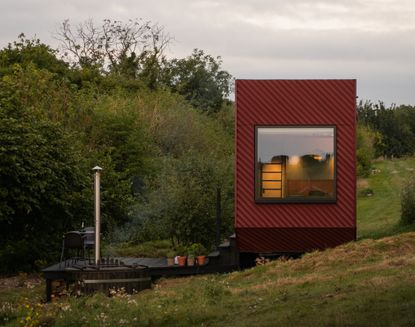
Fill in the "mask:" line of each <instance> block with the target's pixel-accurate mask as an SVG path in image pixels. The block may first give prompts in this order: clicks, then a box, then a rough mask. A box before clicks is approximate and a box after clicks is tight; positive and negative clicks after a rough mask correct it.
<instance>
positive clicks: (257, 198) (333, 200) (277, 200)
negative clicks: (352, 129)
mask: <svg viewBox="0 0 415 327" xmlns="http://www.w3.org/2000/svg"><path fill="white" fill-rule="evenodd" d="M259 128H333V142H334V143H333V156H334V174H333V178H334V192H333V197H330V198H312V197H310V198H300V197H299V198H263V197H261V196H260V194H259V193H260V190H259V189H258V185H259V184H260V176H259V168H258V167H257V165H258V151H257V150H258V129H259ZM254 139H255V145H254V176H255V177H254V200H255V203H258V204H261V203H263V204H284V203H314V204H326V203H328V204H330V203H331V204H333V203H337V127H336V125H255V126H254Z"/></svg>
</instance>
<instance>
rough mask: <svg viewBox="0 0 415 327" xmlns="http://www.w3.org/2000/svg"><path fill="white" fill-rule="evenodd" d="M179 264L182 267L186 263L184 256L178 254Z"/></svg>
mask: <svg viewBox="0 0 415 327" xmlns="http://www.w3.org/2000/svg"><path fill="white" fill-rule="evenodd" d="M178 259H179V266H180V267H184V266H185V265H186V257H185V256H181V255H179V258H178Z"/></svg>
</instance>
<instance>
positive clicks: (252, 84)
mask: <svg viewBox="0 0 415 327" xmlns="http://www.w3.org/2000/svg"><path fill="white" fill-rule="evenodd" d="M236 106H237V110H236V173H235V188H236V200H235V229H236V235H237V242H238V247H239V249H240V251H247V252H280V251H281V252H287V251H294V252H298V251H307V250H312V249H316V248H318V249H321V248H325V247H331V246H335V245H338V244H341V243H344V242H347V241H350V240H354V239H355V235H356V191H355V190H356V177H355V176H356V175H355V169H356V167H355V166H356V164H355V129H356V109H355V107H356V81H355V80H237V81H236ZM259 125H276V126H289V125H293V126H295V125H301V126H309V125H310V126H312V125H318V126H321V125H327V126H336V145H335V146H336V202H335V203H320V204H317V203H273V204H269V203H266V204H265V203H256V202H255V190H254V179H255V172H254V168H255V126H259Z"/></svg>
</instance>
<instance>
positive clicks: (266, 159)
mask: <svg viewBox="0 0 415 327" xmlns="http://www.w3.org/2000/svg"><path fill="white" fill-rule="evenodd" d="M334 142H335V129H334V127H257V128H256V174H255V175H256V178H255V179H256V181H255V183H256V199H257V200H260V201H261V200H264V202H272V201H274V200H275V201H276V202H285V201H287V202H296V201H297V200H298V202H304V201H306V202H307V201H311V202H314V201H316V202H320V201H321V202H324V201H333V200H335V151H334Z"/></svg>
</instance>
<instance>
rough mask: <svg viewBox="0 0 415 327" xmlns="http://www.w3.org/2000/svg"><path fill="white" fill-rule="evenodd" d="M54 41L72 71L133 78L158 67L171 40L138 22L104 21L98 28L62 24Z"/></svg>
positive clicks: (157, 28) (153, 26)
mask: <svg viewBox="0 0 415 327" xmlns="http://www.w3.org/2000/svg"><path fill="white" fill-rule="evenodd" d="M56 39H57V40H59V41H60V42H61V48H62V50H63V52H64V58H66V59H67V60H69V61H70V62H71V63H72V65H73V66H74V67H81V68H89V69H90V68H93V69H98V70H100V71H101V72H102V73H105V74H108V73H112V74H117V75H122V76H124V77H129V78H136V77H137V76H138V75H140V74H145V75H148V73H146V70H147V69H148V67H147V66H152V65H157V66H158V65H159V63H160V62H161V60H162V58H163V55H164V50H165V48H166V47H167V45H168V44H169V42H170V39H171V38H170V37H169V35H167V34H166V33H165V32H164V29H163V27H160V26H159V25H157V24H151V23H150V22H145V21H143V20H141V19H135V20H129V21H128V22H127V23H123V22H121V21H117V20H110V19H105V20H104V21H103V24H102V25H101V26H96V25H95V24H94V22H93V21H92V20H88V21H85V22H83V23H80V24H79V25H78V26H76V27H75V28H72V26H71V25H70V23H69V20H65V21H64V22H63V23H62V25H61V28H60V30H59V31H58V32H57V34H56Z"/></svg>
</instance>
